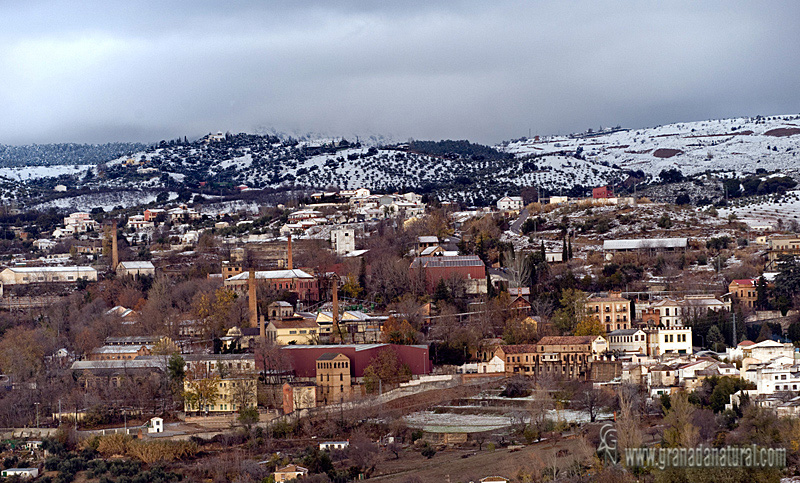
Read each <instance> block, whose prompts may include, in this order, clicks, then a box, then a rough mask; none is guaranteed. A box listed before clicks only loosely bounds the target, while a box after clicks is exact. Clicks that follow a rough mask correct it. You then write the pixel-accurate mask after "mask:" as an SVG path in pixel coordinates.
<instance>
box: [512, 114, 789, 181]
mask: <svg viewBox="0 0 800 483" xmlns="http://www.w3.org/2000/svg"><path fill="white" fill-rule="evenodd" d="M799 143H800V116H797V115H786V116H769V117H754V118H734V119H720V120H711V121H698V122H684V123H676V124H669V125H666V126H658V127H655V128H648V129H629V130H619V131H617V132H611V133H608V134H596V133H584V134H583V135H580V136H577V135H576V136H564V137H557V136H552V137H546V138H542V139H540V140H538V141H536V140H527V139H526V140H518V141H512V142H508V143H504V144H503V145H502V146H500V149H503V150H504V151H506V152H509V153H513V154H514V155H516V156H517V157H521V158H526V157H539V156H543V157H544V159H550V158H551V156H553V155H555V154H557V153H563V152H567V153H574V152H576V151H577V150H579V149H580V150H582V154H583V155H584V157H585V158H586V159H587V160H591V161H594V162H597V163H605V164H608V165H609V166H618V167H620V168H622V169H629V170H642V171H644V172H645V173H646V174H649V175H653V176H655V175H658V173H660V172H661V171H662V170H665V169H667V170H668V169H672V168H675V169H677V170H679V171H681V172H682V173H683V174H684V175H691V174H697V173H702V172H704V171H731V172H735V173H739V174H742V173H748V172H749V173H752V172H754V171H755V170H756V169H757V168H764V169H766V170H768V171H772V170H794V169H796V168H797V167H798V164H800V158H798V157H797V153H798V151H800V146H798V144H799Z"/></svg>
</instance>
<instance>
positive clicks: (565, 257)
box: [561, 235, 569, 262]
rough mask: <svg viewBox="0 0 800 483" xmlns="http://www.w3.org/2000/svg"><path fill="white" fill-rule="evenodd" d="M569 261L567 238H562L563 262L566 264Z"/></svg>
mask: <svg viewBox="0 0 800 483" xmlns="http://www.w3.org/2000/svg"><path fill="white" fill-rule="evenodd" d="M567 260H569V251H568V250H567V236H566V235H564V236H563V237H561V261H562V262H566V261H567Z"/></svg>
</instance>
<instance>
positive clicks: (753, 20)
mask: <svg viewBox="0 0 800 483" xmlns="http://www.w3.org/2000/svg"><path fill="white" fill-rule="evenodd" d="M334 4H335V5H334ZM0 12H1V13H0V42H2V48H0V143H4V144H24V143H48V142H107V141H145V142H152V141H158V140H160V139H169V138H175V137H178V136H184V135H185V136H189V137H190V138H192V137H198V136H200V135H203V134H206V133H208V132H211V131H218V130H220V131H231V132H239V131H246V132H256V131H257V130H259V129H263V128H274V129H276V130H278V131H285V132H308V131H316V132H324V133H328V134H331V135H345V136H350V135H352V134H354V133H360V134H383V135H392V136H393V137H395V138H396V139H407V138H410V137H413V138H415V139H446V138H449V139H470V140H473V141H477V142H483V143H497V142H500V141H502V140H504V139H510V138H516V137H521V136H526V135H527V134H528V132H529V130H530V131H531V132H532V133H533V134H557V133H568V132H575V131H583V130H586V129H587V128H590V127H591V128H595V129H596V128H598V127H599V126H601V125H602V126H611V125H616V124H621V125H623V126H625V127H647V126H654V125H658V124H667V123H671V122H679V121H692V120H702V119H712V118H721V117H735V116H749V115H756V114H763V115H769V114H789V113H793V114H794V113H798V112H800V89H798V86H800V48H799V46H800V28H797V22H798V20H800V2H794V1H787V2H733V1H720V2H710V1H709V2H699V1H688V2H677V1H670V2H649V1H645V2H643V1H631V2H606V1H600V0H593V1H586V2H577V1H563V0H558V1H554V2H533V1H525V2H523V1H520V2H512V1H502V0H490V1H486V0H481V1H475V2H469V1H463V2H461V1H453V0H450V1H446V2H433V1H408V2H402V1H393V2H382V1H364V2H357V1H351V2H332V1H320V2H304V1H288V2H286V1H284V2H268V1H264V0H256V1H252V2H248V1H233V2H223V1H217V0H214V1H201V0H195V1H183V2H168V1H163V0H162V1H152V2H145V1H130V0H129V1H126V2H113V1H108V0H105V1H97V2H93V1H80V2H75V1H68V2H57V1H35V0H26V1H12V2H3V5H2V11H0Z"/></svg>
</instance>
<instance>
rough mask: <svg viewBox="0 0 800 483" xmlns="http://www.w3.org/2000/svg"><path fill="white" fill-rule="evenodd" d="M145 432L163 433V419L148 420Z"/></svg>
mask: <svg viewBox="0 0 800 483" xmlns="http://www.w3.org/2000/svg"><path fill="white" fill-rule="evenodd" d="M147 432H148V433H163V432H164V419H163V418H159V417H155V418H150V422H149V423H148V424H147Z"/></svg>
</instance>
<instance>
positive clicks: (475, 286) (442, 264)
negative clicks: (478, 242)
mask: <svg viewBox="0 0 800 483" xmlns="http://www.w3.org/2000/svg"><path fill="white" fill-rule="evenodd" d="M410 270H411V277H412V278H414V279H416V278H419V277H424V279H425V283H426V288H427V290H428V293H433V291H434V290H435V289H436V285H437V284H438V283H439V280H442V279H444V280H448V279H450V278H454V277H456V278H460V279H462V280H463V281H464V284H465V286H466V287H465V288H466V292H467V293H468V294H470V295H475V294H482V293H486V290H487V287H486V265H484V263H483V261H482V260H481V259H480V257H478V256H476V255H466V256H457V257H417V258H415V259H414V261H413V262H411V268H410Z"/></svg>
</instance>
